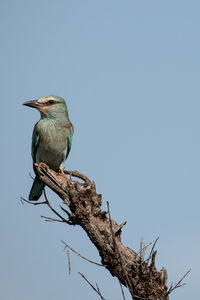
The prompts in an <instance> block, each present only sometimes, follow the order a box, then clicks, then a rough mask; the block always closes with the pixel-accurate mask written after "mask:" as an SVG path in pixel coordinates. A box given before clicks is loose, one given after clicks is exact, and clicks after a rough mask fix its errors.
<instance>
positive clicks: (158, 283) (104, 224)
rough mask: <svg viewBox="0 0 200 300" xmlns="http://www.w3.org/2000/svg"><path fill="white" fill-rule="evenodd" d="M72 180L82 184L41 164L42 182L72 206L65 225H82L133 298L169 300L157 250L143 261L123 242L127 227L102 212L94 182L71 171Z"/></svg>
mask: <svg viewBox="0 0 200 300" xmlns="http://www.w3.org/2000/svg"><path fill="white" fill-rule="evenodd" d="M65 172H66V173H67V174H71V176H72V177H77V178H81V179H82V180H83V182H78V181H75V180H72V179H70V181H67V180H66V179H65V180H64V177H63V175H62V174H60V173H56V172H54V171H52V170H51V169H50V168H49V167H48V166H46V165H45V164H40V165H39V167H38V173H39V175H40V179H41V180H42V181H43V182H44V183H45V184H46V185H47V186H49V187H50V188H51V189H52V190H53V191H54V192H55V193H56V194H57V195H58V196H59V197H60V198H61V199H62V200H63V201H64V203H65V204H66V205H67V206H68V207H69V209H70V212H68V211H67V210H66V208H64V209H63V211H65V212H66V213H67V215H68V216H67V218H66V222H67V223H68V224H71V225H80V226H81V227H82V228H83V229H84V230H85V232H86V233H87V235H88V237H89V238H90V240H91V242H92V243H93V244H94V245H95V246H96V248H97V250H98V252H99V255H100V257H101V261H102V264H103V265H104V266H105V268H106V269H108V270H109V272H110V273H111V274H112V276H116V277H117V278H118V279H119V281H120V282H121V283H122V284H123V285H124V286H125V287H127V288H128V289H129V291H130V293H131V295H132V298H133V299H148V300H161V299H162V300H167V299H169V296H168V290H167V272H166V270H165V269H164V268H163V269H162V270H161V271H157V269H156V267H155V256H156V251H154V250H152V252H151V255H150V257H149V259H147V260H146V261H145V260H144V255H143V254H142V252H144V250H145V249H143V250H142V251H141V252H140V253H139V254H137V253H135V252H134V251H133V250H131V249H129V248H128V247H125V246H124V245H123V244H122V243H121V231H122V227H123V225H124V224H121V225H118V224H117V223H116V222H115V221H114V220H112V219H111V218H110V217H109V213H108V212H105V211H102V210H101V204H102V200H101V195H99V194H97V193H96V187H95V183H94V182H91V181H90V180H89V179H88V178H87V177H86V176H84V175H81V174H80V173H78V172H77V171H73V172H69V171H65Z"/></svg>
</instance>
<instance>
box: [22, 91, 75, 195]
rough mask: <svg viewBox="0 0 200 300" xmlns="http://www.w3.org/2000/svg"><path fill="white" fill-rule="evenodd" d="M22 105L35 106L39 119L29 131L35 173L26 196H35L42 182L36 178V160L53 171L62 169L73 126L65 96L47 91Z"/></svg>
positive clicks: (69, 148)
mask: <svg viewBox="0 0 200 300" xmlns="http://www.w3.org/2000/svg"><path fill="white" fill-rule="evenodd" d="M23 105H26V106H30V107H33V108H37V109H38V110H39V112H40V114H41V119H40V120H39V121H38V122H37V123H36V124H35V126H34V130H33V135H32V147H31V154H32V158H33V168H34V171H35V174H36V177H35V180H34V182H33V185H32V188H31V191H30V194H29V200H38V199H39V198H40V196H41V195H42V192H43V190H44V186H45V184H44V183H43V182H42V181H41V180H40V179H39V175H38V174H37V170H36V167H35V165H34V164H35V163H36V164H39V163H45V164H47V165H48V166H49V167H50V168H51V169H53V170H54V171H56V172H57V171H58V170H59V169H60V171H61V172H62V173H63V174H64V172H63V163H64V161H65V160H66V159H67V157H68V155H69V152H70V150H71V146H72V137H73V133H74V127H73V125H72V123H71V121H70V119H69V115H68V110H67V105H66V102H65V99H63V98H61V97H58V96H54V95H50V96H45V97H41V98H39V99H38V100H33V101H27V102H25V103H23Z"/></svg>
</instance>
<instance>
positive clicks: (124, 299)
mask: <svg viewBox="0 0 200 300" xmlns="http://www.w3.org/2000/svg"><path fill="white" fill-rule="evenodd" d="M118 280H119V279H118ZM119 285H120V288H121V292H122V297H123V300H126V298H125V295H124V290H123V287H122V284H121V282H120V281H119Z"/></svg>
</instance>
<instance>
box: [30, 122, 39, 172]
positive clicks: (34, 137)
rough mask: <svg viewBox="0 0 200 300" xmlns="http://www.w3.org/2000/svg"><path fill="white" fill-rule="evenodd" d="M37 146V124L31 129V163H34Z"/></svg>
mask: <svg viewBox="0 0 200 300" xmlns="http://www.w3.org/2000/svg"><path fill="white" fill-rule="evenodd" d="M38 144H39V132H38V130H37V123H36V124H35V127H34V129H33V136H32V146H31V155H32V159H33V163H35V162H36V152H37V148H38ZM33 167H34V165H33ZM34 170H35V168H34Z"/></svg>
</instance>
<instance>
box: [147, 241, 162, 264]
mask: <svg viewBox="0 0 200 300" xmlns="http://www.w3.org/2000/svg"><path fill="white" fill-rule="evenodd" d="M159 238H160V237H159V236H158V237H157V238H156V240H155V242H154V243H153V246H152V248H151V252H150V254H149V257H148V258H147V259H146V260H145V262H146V263H147V264H148V262H149V260H150V258H151V257H152V254H153V250H154V248H155V245H156V243H157V241H158V240H159Z"/></svg>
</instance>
